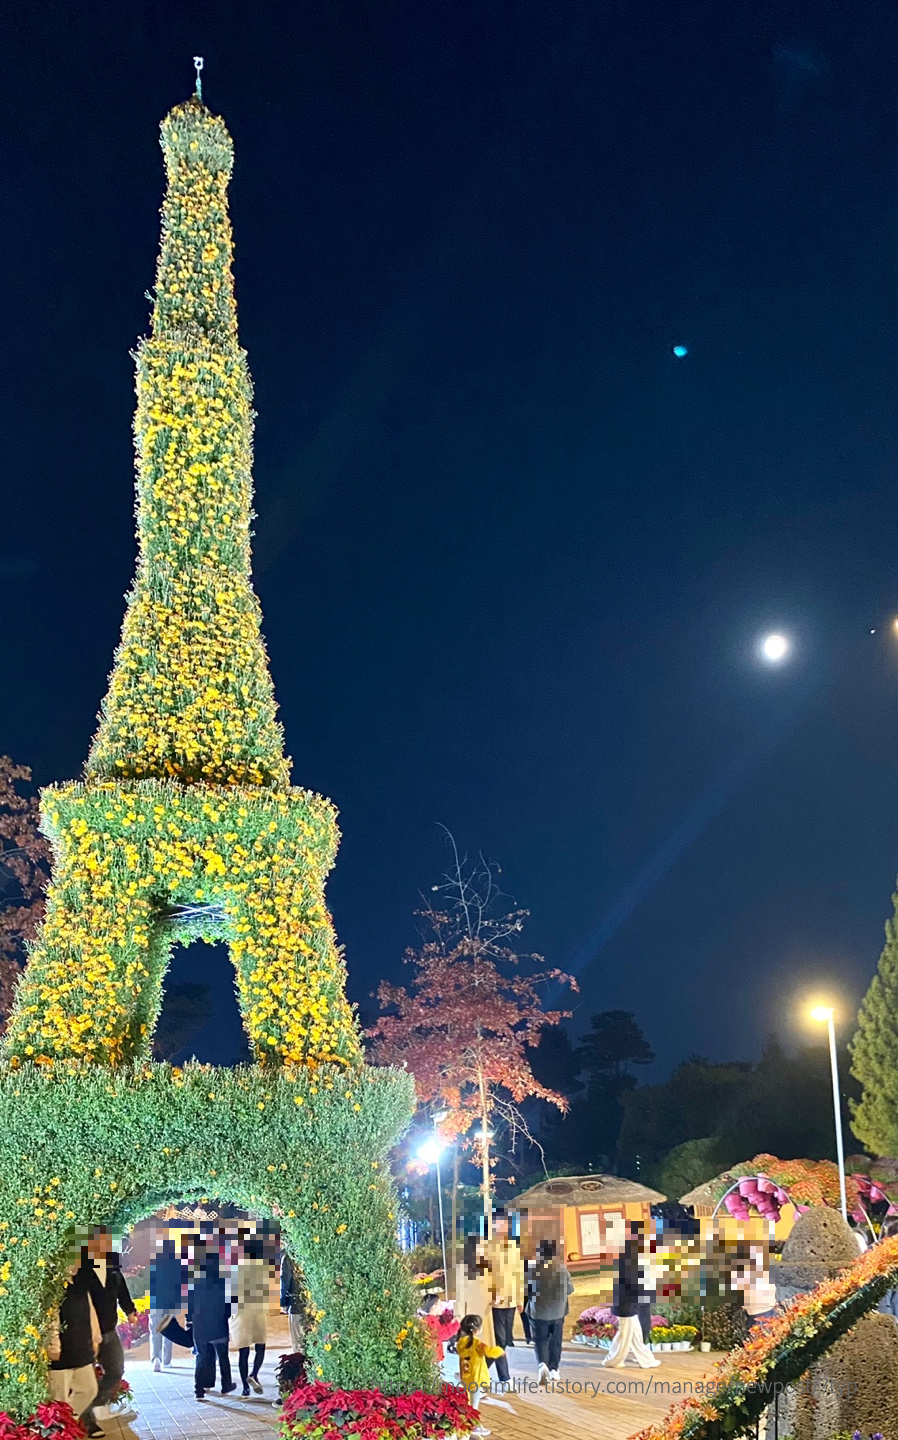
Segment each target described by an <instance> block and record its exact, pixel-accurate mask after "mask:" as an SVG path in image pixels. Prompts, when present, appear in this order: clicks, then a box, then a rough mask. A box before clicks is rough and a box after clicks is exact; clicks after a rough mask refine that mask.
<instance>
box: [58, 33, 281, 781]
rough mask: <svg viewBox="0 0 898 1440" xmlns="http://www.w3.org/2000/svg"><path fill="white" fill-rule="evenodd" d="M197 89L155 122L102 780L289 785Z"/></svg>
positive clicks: (99, 768) (205, 119) (227, 154)
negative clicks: (153, 226)
mask: <svg viewBox="0 0 898 1440" xmlns="http://www.w3.org/2000/svg"><path fill="white" fill-rule="evenodd" d="M194 63H195V64H197V94H196V95H195V96H194V97H193V98H192V99H190V100H188V101H187V102H186V103H185V104H183V105H179V106H176V108H175V109H174V110H172V111H171V112H170V113H169V114H168V115H167V116H166V118H165V119H164V120H163V122H162V127H161V130H162V149H163V153H164V156H165V168H166V174H167V181H168V184H167V189H166V195H165V201H164V204H163V209H162V243H161V248H160V254H159V265H158V272H157V279H156V292H155V300H154V305H153V317H152V333H151V338H150V339H149V340H146V341H143V342H141V344H140V346H139V348H138V353H137V411H136V416H135V422H134V431H135V448H136V452H137V537H138V561H137V573H136V577H135V581H134V586H133V588H132V590H131V593H130V595H129V597H128V605H127V611H126V614H125V621H124V625H123V629H122V639H121V644H120V645H119V648H118V651H117V652H116V657H115V666H114V669H113V672H112V675H111V677H110V683H109V690H108V692H107V695H106V699H105V701H104V702H103V707H102V710H101V712H100V725H99V729H98V731H97V734H96V736H95V738H94V742H93V745H92V747H91V751H90V755H89V758H88V762H87V767H86V773H87V776H88V778H93V779H108V780H113V779H176V780H179V781H181V782H182V783H191V782H193V783H197V782H205V783H212V784H219V785H235V784H239V785H260V786H268V787H273V788H275V789H283V788H284V787H285V786H287V785H288V783H289V765H288V761H287V760H286V758H285V756H284V751H283V737H282V733H281V728H280V726H279V724H278V723H277V720H276V718H275V709H276V707H275V701H274V692H273V687H272V684H271V678H270V675H269V671H268V658H267V655H266V652H265V646H264V642H263V639H262V633H261V611H260V608H259V603H258V601H257V599H256V596H255V593H254V591H253V589H252V582H251V557H250V522H251V514H252V512H251V505H252V475H251V465H252V385H251V381H250V377H249V372H248V369H247V364H246V356H245V354H244V352H243V351H242V350H241V349H240V347H239V344H238V339H237V309H236V302H235V298H234V282H233V275H232V271H231V258H232V239H231V224H230V219H229V215H228V205H227V186H228V181H229V178H230V175H231V169H232V165H233V147H232V144H231V137H230V135H229V134H228V131H227V129H226V127H225V125H224V122H223V121H222V120H221V119H219V118H218V116H215V115H212V114H210V112H209V111H208V110H207V109H206V108H205V106H204V105H203V103H202V100H201V98H200V84H199V78H200V69H201V68H202V61H201V60H200V59H199V57H197V59H196V60H195V62H194Z"/></svg>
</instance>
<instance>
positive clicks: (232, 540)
mask: <svg viewBox="0 0 898 1440" xmlns="http://www.w3.org/2000/svg"><path fill="white" fill-rule="evenodd" d="M162 146H163V150H164V153H165V162H166V169H167V174H168V190H167V194H166V198H165V204H164V208H163V211H162V249H161V255H160V259H159V269H158V276H157V282H156V295H155V303H154V307H153V324H152V336H151V338H150V339H149V340H148V341H145V342H144V343H143V344H141V346H140V349H139V352H138V356H137V397H138V398H137V415H136V420H135V436H136V451H137V533H138V541H139V559H138V565H137V577H136V580H135V583H134V587H133V589H132V591H131V594H130V596H129V599H128V607H127V612H126V615H125V622H124V628H123V633H122V641H121V645H120V646H119V649H118V652H117V655H116V659H115V668H114V670H113V672H112V677H111V680H110V684H109V691H108V694H107V696H106V700H105V702H104V704H103V709H102V712H101V717H100V727H99V730H98V732H97V735H96V737H95V739H94V743H93V747H92V749H91V752H90V757H89V759H88V762H87V767H86V777H87V778H86V783H84V784H73V785H65V786H62V787H58V788H51V789H49V790H47V791H45V793H44V795H43V823H44V826H45V827H46V829H47V832H48V834H49V836H50V838H51V840H52V842H53V846H54V851H55V858H56V864H55V869H54V878H53V884H52V888H51V891H50V896H49V903H48V909H47V919H46V924H45V926H44V929H43V934H42V936H41V939H40V942H39V944H38V946H37V947H36V949H35V951H34V953H33V955H32V956H31V959H30V963H29V965H28V970H27V974H26V976H25V979H24V982H23V984H22V986H21V988H20V991H19V997H18V1003H17V1005H16V1009H15V1013H14V1014H13V1017H12V1021H11V1024H10V1027H9V1033H8V1036H7V1040H6V1048H7V1053H8V1054H9V1055H12V1056H18V1057H20V1058H23V1059H24V1058H26V1057H29V1058H33V1059H34V1060H36V1061H38V1062H39V1063H44V1064H46V1063H49V1062H52V1061H54V1060H57V1059H59V1058H63V1057H77V1058H79V1059H83V1060H87V1061H90V1062H91V1063H102V1064H108V1065H120V1064H122V1063H123V1062H125V1061H128V1060H131V1059H134V1058H140V1057H143V1056H145V1055H147V1054H148V1053H149V1051H148V1047H149V1045H150V1040H151V1034H152V1029H153V1025H154V1023H155V1020H156V1016H157V1013H158V1009H159V1004H160V995H161V983H162V977H163V973H164V970H165V966H166V964H167V959H168V953H169V949H170V946H171V944H172V941H173V940H174V939H175V938H183V936H184V935H185V934H186V935H188V936H190V935H197V934H201V935H205V936H208V937H209V938H224V939H225V940H227V942H228V944H229V946H230V952H231V955H232V957H233V960H234V964H235V968H236V973H237V984H238V992H239V999H240V1005H241V1009H242V1013H243V1017H244V1022H245V1025H246V1028H247V1031H248V1033H249V1037H250V1041H251V1043H252V1046H253V1051H254V1054H255V1056H256V1058H257V1059H258V1060H260V1061H262V1062H263V1063H270V1062H276V1063H287V1064H295V1063H301V1064H307V1065H308V1064H312V1065H314V1064H318V1063H321V1062H323V1061H332V1062H343V1063H347V1062H349V1063H351V1062H353V1061H355V1060H357V1059H358V1054H359V1047H358V1036H357V1032H356V1027H355V1022H354V1019H353V1016H352V1013H351V1011H350V1008H349V1006H348V1005H347V1003H346V1000H345V998H344V973H343V965H342V961H341V958H340V956H339V953H338V951H337V949H336V946H335V943H334V937H333V933H332V928H331V924H330V919H329V917H328V914H327V911H326V909H325V906H324V897H323V884H324V877H325V875H326V873H327V871H328V870H329V869H330V867H331V865H332V863H333V859H334V855H335V851H336V843H337V829H336V824H335V818H334V812H333V809H332V807H331V805H330V804H329V803H328V802H327V801H326V800H322V799H321V798H320V797H318V796H315V795H311V794H309V793H307V792H306V791H303V790H297V789H291V788H290V787H289V766H288V762H287V760H286V758H285V756H284V750H283V737H282V733H281V728H280V726H279V725H278V723H277V720H276V718H275V702H274V693H273V688H272V683H271V677H270V675H269V671H268V661H267V656H266V653H265V646H264V642H263V640H262V634H261V614H260V610H259V604H258V601H257V599H256V596H255V594H254V592H253V588H252V583H251V578H250V521H251V500H252V480H251V470H250V467H251V461H252V409H251V405H252V390H251V384H250V379H249V373H248V370H247V365H246V357H245V354H244V352H243V351H242V350H241V349H240V347H239V345H238V340H237V310H236V304H235V299H234V284H233V278H232V274H231V250H232V246H231V227H230V221H229V218H228V209H227V185H228V179H229V177H230V173H231V167H232V161H233V152H232V145H231V139H230V136H229V135H228V132H227V130H226V129H225V126H224V124H223V123H222V121H221V120H220V119H218V118H217V117H216V116H213V115H211V114H210V113H209V111H208V110H206V109H205V108H204V106H203V105H202V104H201V103H200V101H199V100H198V99H196V98H195V99H193V100H192V101H190V102H188V103H187V104H186V105H181V106H179V107H178V108H177V109H175V110H173V111H172V112H171V114H170V115H169V116H168V117H167V118H166V120H165V121H164V122H163V126H162ZM48 1002H49V1003H48Z"/></svg>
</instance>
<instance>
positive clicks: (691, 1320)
mask: <svg viewBox="0 0 898 1440" xmlns="http://www.w3.org/2000/svg"><path fill="white" fill-rule="evenodd" d="M658 1309H659V1310H660V1311H661V1314H662V1315H663V1316H664V1319H665V1321H666V1323H667V1324H668V1325H694V1326H695V1327H696V1329H698V1330H700V1329H701V1328H702V1307H701V1305H700V1304H699V1302H698V1301H697V1300H684V1299H683V1297H682V1296H680V1297H678V1298H677V1299H676V1300H663V1301H662V1302H661V1304H660V1305H659V1306H658ZM705 1313H706V1314H707V1313H708V1312H707V1310H706V1312H705Z"/></svg>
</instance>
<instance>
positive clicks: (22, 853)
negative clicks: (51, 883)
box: [0, 755, 50, 1032]
mask: <svg viewBox="0 0 898 1440" xmlns="http://www.w3.org/2000/svg"><path fill="white" fill-rule="evenodd" d="M30 779H31V771H30V770H29V768H28V766H27V765H15V764H14V763H13V761H12V760H10V758H9V756H8V755H0V1032H2V1030H3V1029H4V1028H5V1025H6V1019H7V1016H8V1015H9V1012H10V1009H11V1008H12V1002H13V997H14V995H15V989H16V984H17V982H18V979H19V976H20V975H21V973H22V967H23V965H24V964H25V960H26V958H27V949H26V946H27V942H28V941H29V940H33V939H34V937H35V935H36V933H37V928H38V926H39V925H40V922H41V920H42V919H43V916H44V903H45V901H44V897H45V895H46V891H47V882H48V880H49V878H50V846H49V843H48V842H47V841H46V840H45V839H44V837H43V835H41V833H40V831H39V830H38V818H39V815H40V806H39V803H38V799H37V796H36V795H22V794H20V792H19V790H18V788H17V786H18V785H19V784H20V783H22V782H25V783H27V782H28V781H29V780H30Z"/></svg>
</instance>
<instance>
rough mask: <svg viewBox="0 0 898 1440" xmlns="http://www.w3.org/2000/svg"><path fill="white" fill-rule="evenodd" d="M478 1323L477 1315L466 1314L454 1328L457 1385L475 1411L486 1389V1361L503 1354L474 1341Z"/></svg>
mask: <svg viewBox="0 0 898 1440" xmlns="http://www.w3.org/2000/svg"><path fill="white" fill-rule="evenodd" d="M482 1324H483V1319H482V1317H481V1316H480V1315H466V1316H465V1318H464V1319H463V1320H462V1322H461V1325H460V1326H459V1327H458V1335H457V1336H456V1339H455V1349H456V1352H457V1354H458V1369H459V1375H460V1378H461V1383H462V1386H463V1388H464V1389H465V1390H466V1391H467V1392H468V1399H469V1400H470V1402H471V1404H472V1405H473V1407H474V1409H475V1410H479V1409H480V1396H481V1393H482V1391H484V1390H488V1389H489V1388H490V1372H489V1367H488V1365H487V1361H488V1360H498V1358H499V1356H500V1355H504V1354H505V1351H504V1350H503V1349H502V1347H501V1345H487V1344H486V1342H485V1341H484V1340H478V1338H477V1332H478V1330H479V1329H480V1327H481V1325H482ZM473 1433H474V1434H475V1435H489V1433H490V1432H489V1430H487V1429H486V1427H485V1426H483V1425H478V1426H477V1429H476V1430H475V1431H474V1432H473Z"/></svg>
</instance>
